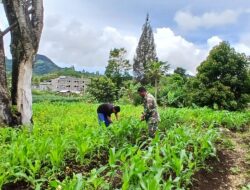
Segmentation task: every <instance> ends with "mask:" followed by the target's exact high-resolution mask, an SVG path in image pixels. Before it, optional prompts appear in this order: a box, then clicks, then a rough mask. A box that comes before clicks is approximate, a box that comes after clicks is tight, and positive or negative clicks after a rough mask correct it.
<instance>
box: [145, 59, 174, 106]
mask: <svg viewBox="0 0 250 190" xmlns="http://www.w3.org/2000/svg"><path fill="white" fill-rule="evenodd" d="M148 65H150V67H149V68H148V69H147V75H148V77H149V78H150V81H151V82H152V83H154V86H155V99H156V101H157V92H158V83H159V81H160V79H161V77H162V76H164V75H166V73H167V71H168V69H169V67H170V65H169V64H167V62H163V61H152V62H151V63H150V64H148Z"/></svg>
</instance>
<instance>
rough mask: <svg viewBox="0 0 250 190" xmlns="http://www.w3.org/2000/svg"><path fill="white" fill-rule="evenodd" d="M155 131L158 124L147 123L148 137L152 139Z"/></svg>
mask: <svg viewBox="0 0 250 190" xmlns="http://www.w3.org/2000/svg"><path fill="white" fill-rule="evenodd" d="M157 129H158V123H151V122H149V123H148V135H149V137H151V138H154V137H155V132H156V131H157Z"/></svg>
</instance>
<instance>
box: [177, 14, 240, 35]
mask: <svg viewBox="0 0 250 190" xmlns="http://www.w3.org/2000/svg"><path fill="white" fill-rule="evenodd" d="M241 13H242V12H241V11H234V10H225V11H223V12H220V13H216V12H206V13H204V14H203V15H200V16H195V15H193V14H192V13H190V12H187V11H178V12H177V13H176V14H175V18H174V20H175V21H176V22H177V24H178V26H179V27H181V28H182V29H184V30H195V29H197V28H199V27H204V28H212V27H218V26H224V25H228V24H233V23H236V22H237V19H238V17H239V15H240V14H241Z"/></svg>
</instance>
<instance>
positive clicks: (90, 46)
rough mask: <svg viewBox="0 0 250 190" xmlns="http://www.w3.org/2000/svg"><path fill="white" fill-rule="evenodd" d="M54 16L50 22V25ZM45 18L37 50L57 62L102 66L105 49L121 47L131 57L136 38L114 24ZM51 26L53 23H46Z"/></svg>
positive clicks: (95, 67) (107, 50)
mask: <svg viewBox="0 0 250 190" xmlns="http://www.w3.org/2000/svg"><path fill="white" fill-rule="evenodd" d="M53 19H54V25H53V22H52V21H53ZM53 19H51V18H47V20H50V22H45V23H46V24H47V26H45V28H44V31H43V35H42V40H41V44H40V48H39V53H42V54H45V55H47V56H48V57H50V58H52V60H54V61H55V62H56V63H57V64H58V65H60V66H71V65H75V66H76V67H77V68H84V69H90V70H103V68H105V66H106V65H107V62H108V57H109V51H110V50H111V49H113V48H121V47H124V48H125V49H126V50H127V51H128V57H131V56H132V54H133V52H134V50H135V47H136V44H137V40H136V38H135V37H133V36H126V35H122V33H121V32H119V31H118V30H117V29H116V28H113V27H108V26H107V27H104V28H102V29H94V28H91V26H88V25H83V24H82V23H81V22H79V21H76V20H72V21H70V22H68V23H64V22H62V21H61V22H57V19H56V17H55V16H53ZM49 26H53V27H49Z"/></svg>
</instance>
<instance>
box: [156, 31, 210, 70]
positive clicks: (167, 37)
mask: <svg viewBox="0 0 250 190" xmlns="http://www.w3.org/2000/svg"><path fill="white" fill-rule="evenodd" d="M154 36H155V43H156V49H157V55H158V57H159V59H160V60H161V61H168V63H169V64H170V66H171V69H172V70H173V69H175V68H176V67H182V68H184V69H186V70H187V71H189V73H192V74H195V72H196V71H195V70H196V67H197V66H198V65H199V64H200V63H201V61H203V60H204V59H205V58H206V56H207V52H208V48H207V49H202V48H199V47H198V46H197V45H195V44H193V43H192V42H189V41H187V40H185V39H184V38H183V37H181V36H178V35H175V34H174V32H173V31H172V30H171V29H170V28H157V30H156V32H155V34H154Z"/></svg>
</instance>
